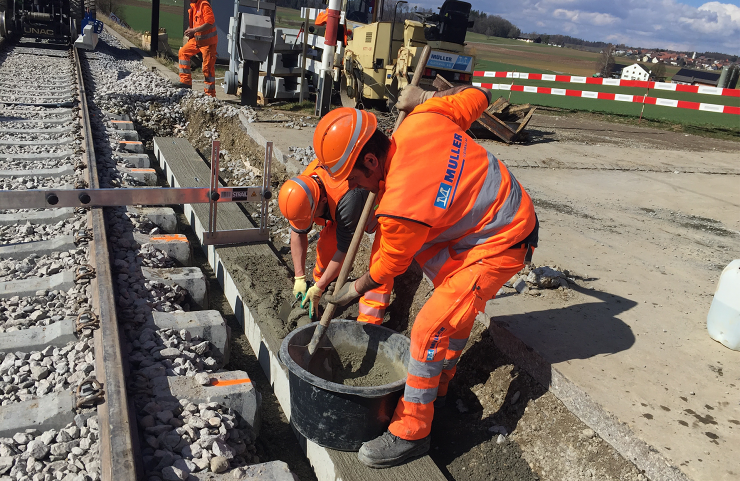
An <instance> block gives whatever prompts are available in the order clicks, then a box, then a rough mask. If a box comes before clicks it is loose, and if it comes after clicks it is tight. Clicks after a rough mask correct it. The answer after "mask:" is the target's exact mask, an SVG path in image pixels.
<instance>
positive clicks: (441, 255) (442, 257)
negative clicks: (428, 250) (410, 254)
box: [422, 247, 450, 280]
mask: <svg viewBox="0 0 740 481" xmlns="http://www.w3.org/2000/svg"><path fill="white" fill-rule="evenodd" d="M448 260H450V249H449V248H448V247H445V248H444V249H442V250H441V251H439V252H437V255H435V256H434V257H432V258H431V259H429V260H428V261H426V262H425V263H424V267H423V268H422V270H423V271H424V274H426V275H427V277H429V278H430V279H432V280H434V278H435V277H437V274H439V270H440V269H442V266H443V265H444V264H445V262H447V261H448Z"/></svg>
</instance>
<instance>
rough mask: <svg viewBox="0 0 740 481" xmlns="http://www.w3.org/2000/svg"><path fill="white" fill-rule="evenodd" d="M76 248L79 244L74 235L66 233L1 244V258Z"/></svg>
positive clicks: (18, 257) (44, 254) (42, 254)
mask: <svg viewBox="0 0 740 481" xmlns="http://www.w3.org/2000/svg"><path fill="white" fill-rule="evenodd" d="M75 248H77V246H76V245H75V238H74V236H71V235H64V236H61V237H56V238H54V239H49V240H45V241H36V242H21V243H19V244H5V245H3V246H0V258H3V259H9V258H13V259H23V258H25V257H27V256H28V255H29V254H32V253H33V254H38V255H39V256H46V255H49V254H51V253H52V252H64V251H69V250H72V249H75Z"/></svg>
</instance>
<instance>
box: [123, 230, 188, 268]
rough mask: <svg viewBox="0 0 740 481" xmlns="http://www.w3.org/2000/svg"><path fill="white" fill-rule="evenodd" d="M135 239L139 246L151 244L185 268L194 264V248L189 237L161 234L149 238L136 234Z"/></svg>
mask: <svg viewBox="0 0 740 481" xmlns="http://www.w3.org/2000/svg"><path fill="white" fill-rule="evenodd" d="M133 239H134V240H135V241H136V242H137V243H139V244H142V245H143V244H149V245H151V246H152V247H154V248H155V249H157V250H160V251H162V252H164V253H165V254H167V256H168V257H170V258H172V259H175V260H176V261H177V262H179V263H180V264H182V265H183V266H189V265H190V264H192V262H193V248H192V246H191V245H190V241H188V238H187V236H185V235H183V234H161V235H152V236H148V235H145V234H140V233H138V232H136V233H134V235H133Z"/></svg>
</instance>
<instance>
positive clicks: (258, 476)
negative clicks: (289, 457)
mask: <svg viewBox="0 0 740 481" xmlns="http://www.w3.org/2000/svg"><path fill="white" fill-rule="evenodd" d="M190 477H191V478H195V479H197V480H199V481H256V480H260V481H298V477H297V476H295V475H294V474H293V473H291V472H290V468H289V467H288V465H287V464H286V463H285V462H284V461H270V462H269V463H260V464H252V465H250V466H244V467H243V468H241V470H240V471H239V474H236V471H232V472H229V473H223V474H215V473H211V472H206V471H200V472H197V473H191V474H190Z"/></svg>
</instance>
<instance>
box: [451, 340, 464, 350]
mask: <svg viewBox="0 0 740 481" xmlns="http://www.w3.org/2000/svg"><path fill="white" fill-rule="evenodd" d="M467 343H468V340H467V338H466V339H450V346H449V347H448V349H449V350H450V351H462V350H463V349H464V348H465V344H467Z"/></svg>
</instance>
